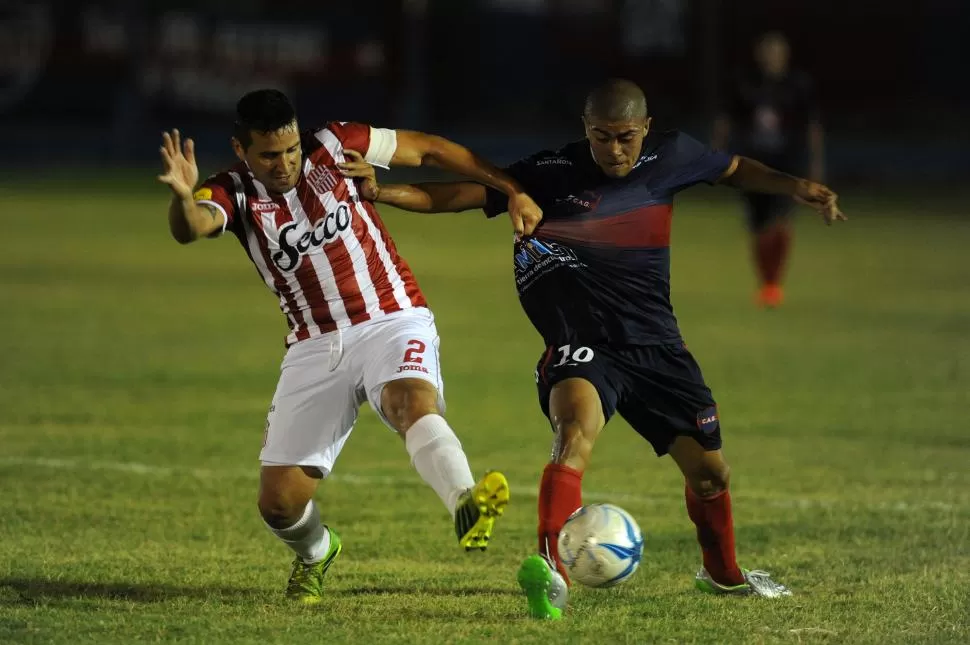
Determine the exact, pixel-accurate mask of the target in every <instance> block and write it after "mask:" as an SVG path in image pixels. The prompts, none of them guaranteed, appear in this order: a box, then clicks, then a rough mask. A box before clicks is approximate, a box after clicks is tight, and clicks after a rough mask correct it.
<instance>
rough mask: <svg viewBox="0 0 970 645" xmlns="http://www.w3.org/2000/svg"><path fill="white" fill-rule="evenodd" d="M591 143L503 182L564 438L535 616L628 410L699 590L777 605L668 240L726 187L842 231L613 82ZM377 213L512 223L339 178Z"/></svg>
mask: <svg viewBox="0 0 970 645" xmlns="http://www.w3.org/2000/svg"><path fill="white" fill-rule="evenodd" d="M582 118H583V124H584V126H585V129H586V138H585V139H580V140H578V141H574V142H572V143H570V144H567V145H566V146H565V147H563V148H561V149H560V150H558V151H555V152H552V151H543V152H539V153H536V154H534V155H532V156H529V157H527V158H525V159H523V160H521V161H518V162H516V163H514V164H512V165H511V166H510V167H509V168H508V169H507V172H508V173H509V174H510V175H511V176H512V177H514V178H515V179H516V180H517V181H519V182H521V183H522V185H523V186H524V187H525V189H526V190H528V191H529V194H531V195H533V196H534V197H535V199H536V200H537V203H538V204H539V206H540V207H542V208H543V219H542V221H541V222H540V223H539V225H538V226H537V227H536V229H535V232H534V234H533V235H532V236H526V237H521V238H517V239H516V241H515V248H514V253H513V263H514V270H515V278H516V285H517V287H518V292H519V301H520V302H521V304H522V307H523V309H524V310H525V313H526V315H527V316H528V317H529V320H530V321H531V322H532V324H533V326H534V327H535V328H536V330H537V331H538V332H539V333H540V334H541V335H542V337H543V340H544V341H545V344H546V348H545V350H544V351H543V353H542V355H541V357H540V359H539V363H538V365H537V366H536V383H537V385H538V394H539V402H540V406H541V408H542V411H543V413H544V414H545V415H546V416H547V417H548V418H549V421H550V423H551V424H552V428H553V431H554V432H555V439H554V443H553V451H552V452H553V457H552V461H551V463H549V464H548V465H547V466H546V467H545V470H544V472H543V474H542V481H541V484H540V488H539V507H538V515H539V526H538V538H539V544H538V547H539V548H538V550H539V555H535V556H530V557H529V558H527V559H526V560H525V562H523V564H522V567H521V569H520V571H519V583H520V584H521V585H522V587H523V589H524V590H525V592H526V595H527V597H528V601H529V611H530V614H531V615H532V616H534V617H537V618H553V619H554V618H559V617H560V615H561V611H560V609H559V608H558V607H554V606H552V604H551V603H550V601H549V592H550V590H551V589H553V587H554V585H555V584H556V582H557V581H556V579H555V577H554V573H553V568H555V569H557V570H558V571H559V574H561V575H562V577H563V578H564V579H566V580H568V577H567V572H566V570H565V568H564V567H563V565H562V562H561V561H560V559H559V555H558V549H557V539H558V536H559V532H560V531H561V529H562V526H563V524H564V523H565V522H566V519H567V518H568V517H569V515H570V514H571V513H572V512H573V511H575V510H576V509H577V508H579V507H580V506H582V477H583V473H584V471H585V470H586V467H587V465H588V463H589V460H590V457H591V455H592V450H593V444H594V443H595V441H596V439H597V437H598V436H599V434H600V431H602V429H603V427H604V426H605V425H606V423H607V422H608V421H609V420H610V418H611V417H612V416H613V414H614V413H619V414H620V415H621V416H622V417H623V418H624V419H626V420H627V421H628V422H629V423H630V425H631V426H633V428H634V429H635V430H636V431H637V432H638V433H639V434H640V435H641V436H642V437H643V438H645V439H646V440H647V441H649V442H650V444H651V445H652V446H653V449H654V451H655V452H656V453H657V455H658V456H663V455H665V454H670V455H671V457H672V458H673V460H674V462H675V463H676V464H677V466H678V467H679V468H680V471H681V472H682V473H683V475H684V478H685V481H686V489H685V496H686V503H687V512H688V515H689V517H690V519H691V521H692V522H693V523H694V525H695V526H696V529H697V540H698V542H699V544H700V547H701V551H702V554H703V566H702V567H701V569H700V570H699V571H698V573H697V575H696V578H695V584H696V586H697V588H698V589H700V590H701V591H704V592H707V593H713V594H739V595H747V594H754V595H759V596H764V597H769V598H775V597H778V596H782V595H788V594H789V591H788V590H787V589H786V588H785V587H784V586H783V585H780V584H778V583H777V582H775V581H774V580H772V579H771V577H770V576H769V575H768V574H767V573H765V572H764V571H749V570H745V569H742V568H741V567H740V566H738V563H737V561H736V556H735V549H734V523H733V518H732V510H731V496H730V493H729V492H728V479H729V473H730V469H729V467H728V464H727V462H726V461H725V459H724V456H723V454H722V452H721V427H720V421H719V417H718V410H717V404H716V402H715V400H714V398H713V396H712V394H711V391H710V389H709V388H708V387H707V385H706V383H705V382H704V377H703V375H702V374H701V370H700V367H699V366H698V365H697V362H696V361H695V360H694V358H693V356H692V355H691V353H690V352H689V351H688V350H687V346H686V345H685V343H684V341H683V338H682V336H681V334H680V330H679V328H678V325H677V320H676V318H675V317H674V312H673V307H672V305H671V302H670V229H671V221H672V216H673V199H674V195H675V194H676V193H678V192H680V191H682V190H684V189H686V188H689V187H691V186H693V185H695V184H698V183H701V182H706V183H710V184H715V183H723V184H726V185H729V186H733V187H735V188H739V189H741V190H744V191H750V192H758V193H768V194H775V195H784V196H786V197H787V198H788V199H792V198H795V199H798V200H799V201H801V202H802V203H805V204H807V205H810V206H812V207H813V208H815V209H817V210H818V211H819V212H820V213H821V214H822V215H823V218H824V219H825V221H826V223H829V224H831V223H832V222H834V221H836V220H838V219H843V216H842V214H841V212H840V211H839V209H838V205H837V203H836V195H835V193H833V192H832V191H831V190H829V189H828V188H827V187H825V186H822V185H820V184H817V183H815V182H811V181H808V180H806V179H800V178H797V177H793V176H791V175H788V174H785V173H782V172H779V171H777V170H774V169H772V168H769V167H767V166H765V165H763V164H761V163H759V162H757V161H754V160H752V159H749V158H747V157H739V156H733V155H729V154H727V153H725V152H718V151H713V150H711V149H708V148H707V147H705V146H704V145H702V144H701V143H699V142H698V141H696V140H694V139H692V138H691V137H689V136H687V135H686V134H683V133H682V132H678V131H667V132H657V131H655V130H652V129H651V127H650V126H651V119H650V118H649V117H648V115H647V103H646V99H645V97H644V95H643V92H642V91H641V90H640V88H639V87H638V86H637V85H636V84H634V83H632V82H630V81H626V80H611V81H609V82H607V83H605V84H603V85H602V86H600V87H598V88H596V89H594V90H593V91H592V92H590V94H589V95H588V97H587V99H586V104H585V108H584V110H583V116H582ZM341 170H342V171H343V172H344V173H345V174H347V175H349V176H354V177H358V178H360V180H361V189H362V190H363V192H364V194H365V195H367V196H369V197H373V198H374V199H376V200H377V201H379V202H382V203H387V204H391V205H394V206H397V207H399V208H405V209H408V210H413V211H421V212H455V211H462V210H466V209H471V208H482V209H484V210H485V214H486V215H487V216H488V217H495V216H496V215H498V214H500V213H501V212H503V211H504V210H505V203H504V201H505V200H504V199H503V197H502V195H501V193H499V192H497V191H494V190H492V189H490V188H486V187H485V186H482V185H481V184H476V183H471V182H458V183H455V182H452V183H423V184H417V185H386V186H379V185H378V184H377V182H376V179H375V178H374V171H373V168H371V167H370V166H369V165H368V164H366V163H364V162H363V161H362V160H361V159H359V158H358V157H356V156H355V158H354V159H353V160H352V161H351V162H348V163H346V164H343V165H341Z"/></svg>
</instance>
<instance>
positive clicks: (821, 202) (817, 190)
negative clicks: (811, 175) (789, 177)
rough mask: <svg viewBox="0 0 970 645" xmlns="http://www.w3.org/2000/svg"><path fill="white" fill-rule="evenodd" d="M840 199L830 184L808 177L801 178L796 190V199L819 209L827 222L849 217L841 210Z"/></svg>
mask: <svg viewBox="0 0 970 645" xmlns="http://www.w3.org/2000/svg"><path fill="white" fill-rule="evenodd" d="M838 199H839V196H838V195H836V194H835V192H834V191H833V190H832V189H831V188H829V187H828V186H825V185H823V184H819V183H816V182H814V181H808V180H807V179H801V180H799V182H798V188H797V190H796V192H795V201H797V202H800V203H802V204H805V205H806V206H811V207H812V208H814V209H815V210H817V211H818V212H819V213H820V214H821V215H822V219H824V220H825V223H826V224H832V223H833V222H837V221H845V220H846V219H848V218H847V217H846V216H845V215H844V214H843V213H842V211H841V210H839V204H838Z"/></svg>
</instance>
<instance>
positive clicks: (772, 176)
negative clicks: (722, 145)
mask: <svg viewBox="0 0 970 645" xmlns="http://www.w3.org/2000/svg"><path fill="white" fill-rule="evenodd" d="M718 183H722V184H727V185H728V186H733V187H735V188H738V189H740V190H743V191H745V192H751V193H766V194H771V195H788V196H790V197H792V198H794V199H795V200H796V201H798V202H801V203H802V204H805V205H807V206H811V207H812V208H814V209H816V210H817V211H819V212H820V213H821V214H822V216H823V217H824V218H825V222H826V223H827V224H831V223H832V222H834V221H836V220H844V219H846V217H845V215H843V214H842V211H840V210H839V206H838V195H836V194H835V192H834V191H832V189H830V188H829V187H828V186H824V185H822V184H819V183H816V182H814V181H809V180H808V179H803V178H801V177H795V176H793V175H789V174H788V173H784V172H781V171H780V170H775V169H774V168H770V167H768V166H766V165H765V164H763V163H761V162H760V161H755V160H754V159H751V158H749V157H742V156H739V155H735V156H734V157H732V159H731V163H730V164H729V166H728V168H727V170H725V171H724V174H723V175H721V178H720V180H719V181H718Z"/></svg>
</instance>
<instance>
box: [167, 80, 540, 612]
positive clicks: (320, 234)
mask: <svg viewBox="0 0 970 645" xmlns="http://www.w3.org/2000/svg"><path fill="white" fill-rule="evenodd" d="M232 147H233V150H234V151H235V153H236V156H237V157H238V159H239V162H238V163H237V164H236V165H234V166H232V167H231V168H229V169H227V170H225V171H223V172H219V173H216V174H215V175H213V176H211V177H209V178H208V179H206V180H205V181H204V182H202V184H201V186H197V185H196V184H197V183H198V179H199V171H198V168H197V165H196V161H195V150H194V144H193V142H192V140H191V139H186V140H185V141H184V143H183V142H182V140H181V136H180V134H179V132H178V130H173V131H172V132H170V133H169V132H166V133H164V134H163V135H162V146H161V150H160V152H161V157H162V162H163V166H164V172H163V173H162V174H161V175H160V176H159V177H158V179H159V181H161V182H162V183H164V184H166V185H167V186H168V187H169V188H170V189H171V193H172V197H171V202H170V204H169V208H168V221H169V228H170V230H171V233H172V236H173V237H174V238H175V239H176V240H177V241H178V242H180V243H182V244H187V243H189V242H193V241H195V240H198V239H201V238H206V237H218V236H219V235H221V234H223V233H224V232H226V231H229V232H231V233H232V234H233V236H235V238H236V239H237V240H238V242H239V243H240V244H241V245H242V248H243V250H244V251H245V252H246V254H247V255H248V256H249V259H250V260H251V261H252V263H253V265H254V267H255V268H256V271H257V273H258V274H259V277H260V279H261V280H262V281H263V282H265V283H266V286H267V287H269V289H270V291H271V292H272V293H273V294H274V296H275V297H276V298H277V299H278V301H279V305H280V309H281V310H282V312H283V315H284V316H285V317H286V320H287V323H288V325H289V333H288V335H287V337H286V346H287V349H286V354H285V357H284V358H283V363H282V368H281V374H280V379H279V383H278V385H277V389H276V393H275V394H274V396H273V400H272V404H271V405H270V407H269V414H268V416H267V420H266V433H265V437H264V442H263V448H262V452H261V453H260V461H261V464H262V467H261V470H260V489H259V502H258V506H259V511H260V513H261V515H262V517H263V519H264V520H265V522H266V524H267V526H268V527H269V529H270V530H271V531H272V532H273V533H274V534H275V535H276V536H277V537H278V538H279V539H280V540H281V541H282V542H283V543H284V544H286V545H287V546H288V547H289V548H290V549H292V550H293V551H294V553H295V556H296V557H295V560H294V563H293V570H292V574H291V576H290V580H289V584H288V586H287V592H286V593H287V596H289V597H290V598H292V599H294V600H295V601H297V602H300V603H304V604H314V603H317V602H319V601H320V599H321V594H322V585H323V579H324V575H325V573H326V572H327V570H328V568H329V567H330V565H331V564H332V563H333V562H334V560H335V559H336V558H337V556H338V555H339V554H340V550H341V542H340V538H339V537H338V535H337V533H336V532H335V531H334V530H333V529H332V528H330V527H328V526H326V525H325V524H323V523H322V522H321V519H320V514H319V511H318V508H317V506H316V504H315V503H314V501H313V494H314V492H315V490H316V488H317V484H318V482H319V480H320V479H321V478H324V477H326V476H327V475H328V474H329V473H330V472H331V471H332V469H333V467H334V463H335V462H336V460H337V456H338V455H339V453H340V450H341V448H342V447H343V445H344V443H345V442H346V441H347V438H348V437H349V435H350V433H351V431H352V429H353V427H354V423H355V421H356V419H357V414H358V411H359V409H360V406H361V405H362V404H363V403H364V402H365V401H366V402H368V403H369V404H370V405H371V407H372V408H373V409H374V410H375V411H376V412H377V414H378V415H379V416H380V418H381V419H382V420H383V422H384V423H385V424H386V425H387V426H388V427H389V428H391V429H392V430H394V431H396V432H397V433H398V434H399V435H400V437H401V438H402V439H403V440H404V445H405V448H406V449H407V452H408V454H409V455H410V458H411V462H412V464H413V465H414V467H415V469H416V470H417V471H418V474H419V475H420V476H421V477H422V479H424V481H425V482H427V483H428V485H429V486H430V487H431V488H432V489H433V490H434V491H435V493H437V494H438V496H439V497H440V498H441V501H442V502H443V503H444V505H445V506H446V508H447V509H448V511H449V512H450V514H451V515H452V517H453V519H454V527H455V531H456V534H457V538H458V543H459V545H460V546H461V547H463V548H465V549H466V550H470V549H475V548H477V549H482V550H484V549H485V548H486V547H487V546H488V541H489V538H490V537H491V533H492V527H493V524H494V522H495V518H496V517H497V516H499V515H501V514H502V512H503V511H504V508H505V506H506V505H507V504H508V501H509V488H508V482H507V481H506V479H505V477H504V476H503V475H502V474H501V473H499V472H488V473H486V474H485V475H484V477H482V479H480V480H479V481H478V482H477V483H476V481H475V480H474V479H473V477H472V474H471V470H470V468H469V465H468V460H467V458H466V456H465V453H464V451H463V450H462V446H461V443H460V442H459V440H458V438H457V437H456V435H455V433H454V432H453V431H452V429H451V428H450V427H449V425H448V423H447V421H445V419H444V417H443V416H442V414H443V413H444V409H445V406H444V398H443V393H444V391H443V384H442V381H441V369H440V365H439V353H438V346H439V339H438V333H437V331H436V329H435V324H434V317H433V315H432V314H431V311H430V310H429V308H428V306H427V302H426V300H425V297H424V294H423V293H422V292H421V289H420V288H419V287H418V283H417V282H416V281H415V279H414V276H413V275H412V273H411V269H410V268H409V267H408V264H407V262H405V261H404V259H403V258H401V257H400V255H398V253H397V250H396V249H395V246H394V241H393V240H392V239H391V236H390V234H389V233H388V231H387V228H386V227H385V225H384V223H383V222H382V221H381V218H380V216H379V215H378V213H377V210H376V209H375V208H374V206H373V204H372V203H371V202H370V201H369V200H368V199H367V198H366V197H364V196H362V195H361V194H360V192H359V191H358V189H357V186H356V185H355V183H354V181H353V180H351V179H348V178H345V177H344V176H342V174H341V172H340V170H339V168H338V164H340V163H342V162H344V161H345V160H346V159H347V155H355V154H356V155H359V156H360V157H362V158H363V159H366V160H367V161H368V162H370V163H374V164H378V165H384V166H387V165H403V166H419V165H434V166H439V167H442V168H444V169H447V170H450V171H453V172H456V173H459V174H462V175H464V176H466V177H468V178H469V179H471V180H474V181H476V182H482V183H483V184H487V185H488V186H490V187H491V188H493V189H494V190H497V191H499V192H501V193H502V194H504V195H506V196H507V197H508V201H507V204H506V205H505V207H506V208H507V209H508V212H509V213H510V215H511V217H512V220H513V223H514V227H515V230H516V231H517V232H518V233H530V232H531V231H532V229H533V228H534V227H535V225H536V223H537V222H538V221H539V219H540V218H541V216H542V211H541V210H540V209H539V208H538V206H537V205H536V204H535V202H533V201H532V199H531V198H530V197H529V196H528V195H527V194H526V193H525V192H524V191H523V190H522V186H521V185H520V184H519V182H518V181H516V180H514V179H512V178H511V177H510V176H509V175H508V174H506V173H504V172H502V171H501V170H499V169H497V168H495V167H494V166H492V165H491V164H489V163H488V162H486V161H484V160H483V159H481V158H479V157H477V156H475V155H474V154H472V153H471V152H469V151H468V150H467V149H465V148H464V147H462V146H460V145H457V144H455V143H452V142H450V141H448V140H446V139H443V138H441V137H437V136H433V135H428V134H424V133H420V132H411V131H404V130H398V131H395V130H389V129H383V128H375V127H371V126H368V125H364V124H360V123H345V122H331V123H327V124H325V125H324V126H322V127H319V128H315V129H310V130H301V129H300V128H299V126H298V123H297V119H296V114H295V111H294V109H293V107H292V105H291V104H290V102H289V100H288V99H287V97H286V96H285V95H283V94H282V93H280V92H278V91H276V90H258V91H255V92H251V93H249V94H247V95H245V96H243V97H242V98H241V99H240V100H239V102H238V105H237V113H236V122H235V133H234V136H233V138H232ZM227 332H228V333H231V330H227Z"/></svg>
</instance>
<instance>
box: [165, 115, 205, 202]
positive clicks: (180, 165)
mask: <svg viewBox="0 0 970 645" xmlns="http://www.w3.org/2000/svg"><path fill="white" fill-rule="evenodd" d="M159 151H160V152H161V154H162V166H163V168H164V170H165V172H164V173H162V174H161V175H159V176H158V181H160V182H162V183H163V184H166V185H168V187H169V188H171V189H172V192H173V193H175V196H176V197H178V198H179V199H185V200H187V199H191V198H192V191H193V190H194V189H195V184H196V182H198V181H199V167H198V166H197V165H196V163H195V142H193V141H192V139H186V140H185V144H184V145H183V144H182V139H181V135H180V134H179V131H178V130H177V129H176V130H172V132H171V133H168V132H163V133H162V147H161V148H159Z"/></svg>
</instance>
